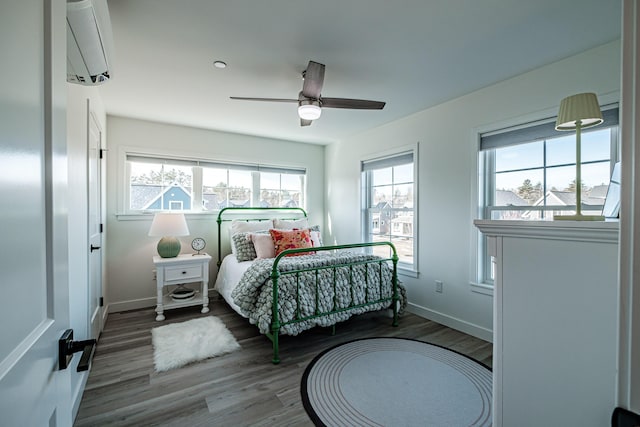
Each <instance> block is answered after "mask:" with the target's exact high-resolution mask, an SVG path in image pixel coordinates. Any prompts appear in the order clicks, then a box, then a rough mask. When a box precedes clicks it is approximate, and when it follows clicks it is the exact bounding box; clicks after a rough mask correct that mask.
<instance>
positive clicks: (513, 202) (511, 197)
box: [496, 190, 529, 206]
mask: <svg viewBox="0 0 640 427" xmlns="http://www.w3.org/2000/svg"><path fill="white" fill-rule="evenodd" d="M496 206H529V202H527V201H526V200H525V199H523V198H522V197H520V196H518V195H517V194H516V193H514V192H513V191H511V190H496Z"/></svg>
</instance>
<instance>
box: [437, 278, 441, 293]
mask: <svg viewBox="0 0 640 427" xmlns="http://www.w3.org/2000/svg"><path fill="white" fill-rule="evenodd" d="M436 292H438V293H442V280H436Z"/></svg>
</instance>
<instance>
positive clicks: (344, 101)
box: [320, 98, 386, 110]
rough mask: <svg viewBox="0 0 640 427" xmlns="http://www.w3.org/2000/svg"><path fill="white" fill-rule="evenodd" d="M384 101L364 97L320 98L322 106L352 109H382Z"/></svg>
mask: <svg viewBox="0 0 640 427" xmlns="http://www.w3.org/2000/svg"><path fill="white" fill-rule="evenodd" d="M385 104H386V102H381V101H368V100H366V99H349V98H322V99H320V105H321V106H322V107H323V108H324V107H327V108H351V109H354V110H382V109H383V108H384V106H385Z"/></svg>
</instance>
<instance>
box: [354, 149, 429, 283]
mask: <svg viewBox="0 0 640 427" xmlns="http://www.w3.org/2000/svg"><path fill="white" fill-rule="evenodd" d="M419 146H420V142H415V143H413V144H407V145H402V146H397V147H394V148H392V149H389V150H384V151H377V152H375V153H369V154H368V155H366V156H365V157H362V158H360V159H359V160H358V168H361V167H362V163H366V162H370V161H373V160H377V159H382V158H385V157H393V156H396V155H400V154H402V153H408V152H410V151H412V152H413V206H414V215H413V221H414V222H413V264H412V265H410V264H407V263H403V262H401V261H398V274H402V275H404V276H408V277H413V278H417V277H418V276H419V274H420V270H419V260H420V256H419V255H420V251H419V248H420V242H419V240H420V239H419V236H420V228H419V222H420V214H419V210H420V205H419V193H420V192H419V191H418V181H419V176H418V174H419V168H418V165H419V162H420V151H419ZM360 176H362V173H360ZM364 191H365V188H364V185H363V183H361V185H360V195H359V200H360V236H361V238H362V240H363V241H364V240H365V229H364V220H365V219H364V217H363V215H364V210H363V209H362V207H363V200H364V198H365V197H366V195H365V193H364Z"/></svg>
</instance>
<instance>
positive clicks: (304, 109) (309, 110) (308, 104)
mask: <svg viewBox="0 0 640 427" xmlns="http://www.w3.org/2000/svg"><path fill="white" fill-rule="evenodd" d="M320 114H322V109H321V108H320V103H319V102H318V101H314V100H303V101H300V104H299V106H298V115H299V116H300V118H301V119H303V120H315V119H317V118H319V117H320Z"/></svg>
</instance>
